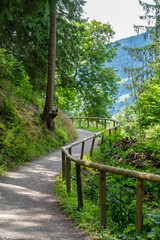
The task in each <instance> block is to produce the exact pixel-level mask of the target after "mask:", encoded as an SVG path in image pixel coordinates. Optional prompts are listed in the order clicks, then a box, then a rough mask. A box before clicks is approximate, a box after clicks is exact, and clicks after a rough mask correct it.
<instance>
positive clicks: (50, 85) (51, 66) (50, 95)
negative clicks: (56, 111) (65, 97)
mask: <svg viewBox="0 0 160 240" xmlns="http://www.w3.org/2000/svg"><path fill="white" fill-rule="evenodd" d="M55 61H56V6H55V5H54V6H53V7H52V8H51V9H50V26H49V47H48V79H47V92H46V102H45V108H44V113H43V115H44V118H45V120H46V124H47V127H48V128H49V129H50V130H53V129H54V128H55V127H54V120H53V115H52V114H50V111H51V109H52V107H53V100H54V80H55Z"/></svg>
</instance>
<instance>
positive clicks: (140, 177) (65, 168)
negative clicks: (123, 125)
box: [62, 117, 160, 232]
mask: <svg viewBox="0 0 160 240" xmlns="http://www.w3.org/2000/svg"><path fill="white" fill-rule="evenodd" d="M71 119H80V120H82V119H92V120H96V121H97V119H98V120H105V121H112V122H113V127H110V128H107V129H106V130H105V131H102V132H98V133H94V134H93V135H92V136H90V137H88V138H84V139H83V140H79V141H76V142H74V143H72V144H69V145H67V146H65V147H62V177H63V180H64V179H66V187H67V192H68V193H69V192H70V190H71V188H70V171H71V162H74V163H75V165H76V176H77V196H78V209H80V208H82V207H83V197H82V186H81V174H80V167H81V166H85V167H88V168H92V169H96V170H99V208H100V211H99V212H100V227H104V228H105V227H106V187H105V186H106V173H107V172H108V173H112V174H116V175H121V176H124V177H131V178H135V179H137V202H136V232H140V230H141V228H142V225H143V211H142V210H143V195H144V181H145V180H147V181H150V182H155V183H160V175H156V174H150V173H145V172H140V171H132V170H128V169H123V168H118V167H112V166H108V165H104V164H98V163H93V162H87V161H83V160H82V159H83V153H84V144H85V142H86V141H88V140H91V139H92V143H91V148H90V156H92V152H93V148H94V141H95V138H96V137H101V142H103V137H104V132H106V131H108V132H109V136H111V135H112V131H113V130H115V133H116V130H117V128H118V127H119V126H120V123H119V122H118V121H116V120H113V119H106V118H87V117H85V118H82V117H80V118H79V117H74V118H71ZM105 126H106V123H105ZM79 144H81V153H80V160H79V159H78V158H76V157H73V156H72V155H71V149H72V148H73V147H74V146H77V145H79ZM110 144H111V142H110Z"/></svg>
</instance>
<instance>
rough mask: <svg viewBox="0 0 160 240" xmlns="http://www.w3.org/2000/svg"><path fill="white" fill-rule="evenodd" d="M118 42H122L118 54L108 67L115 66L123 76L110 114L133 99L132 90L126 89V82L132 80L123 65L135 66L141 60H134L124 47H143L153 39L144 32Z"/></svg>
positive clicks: (138, 64) (120, 75) (116, 111)
mask: <svg viewBox="0 0 160 240" xmlns="http://www.w3.org/2000/svg"><path fill="white" fill-rule="evenodd" d="M116 43H118V44H120V45H119V47H118V50H117V55H116V56H115V58H114V60H113V62H112V63H106V66H107V67H113V68H114V69H116V70H117V74H118V75H119V77H120V78H122V81H121V82H120V83H119V84H118V85H119V89H118V92H117V96H116V102H115V103H114V105H113V108H112V109H110V112H109V113H110V115H111V116H113V115H114V114H116V113H118V112H119V111H120V110H121V109H122V108H123V107H124V104H125V101H126V100H127V102H128V103H129V104H131V103H132V101H133V99H132V97H131V96H130V91H129V90H128V89H126V87H125V86H126V84H129V83H130V80H129V79H128V78H127V75H126V74H125V73H124V71H123V68H122V67H123V66H125V67H131V64H134V67H138V66H140V62H138V61H137V62H133V61H132V59H131V58H130V56H129V55H128V53H127V51H125V50H124V49H123V47H131V48H135V47H138V48H140V47H143V46H146V45H148V44H150V43H151V39H149V38H147V39H145V38H144V35H143V34H140V35H136V36H132V37H129V38H124V39H121V40H119V41H117V42H116Z"/></svg>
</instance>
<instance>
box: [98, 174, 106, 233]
mask: <svg viewBox="0 0 160 240" xmlns="http://www.w3.org/2000/svg"><path fill="white" fill-rule="evenodd" d="M99 213H100V227H103V228H106V172H104V171H99Z"/></svg>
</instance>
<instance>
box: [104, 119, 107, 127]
mask: <svg viewBox="0 0 160 240" xmlns="http://www.w3.org/2000/svg"><path fill="white" fill-rule="evenodd" d="M106 127H107V125H106V119H105V120H104V129H106Z"/></svg>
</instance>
